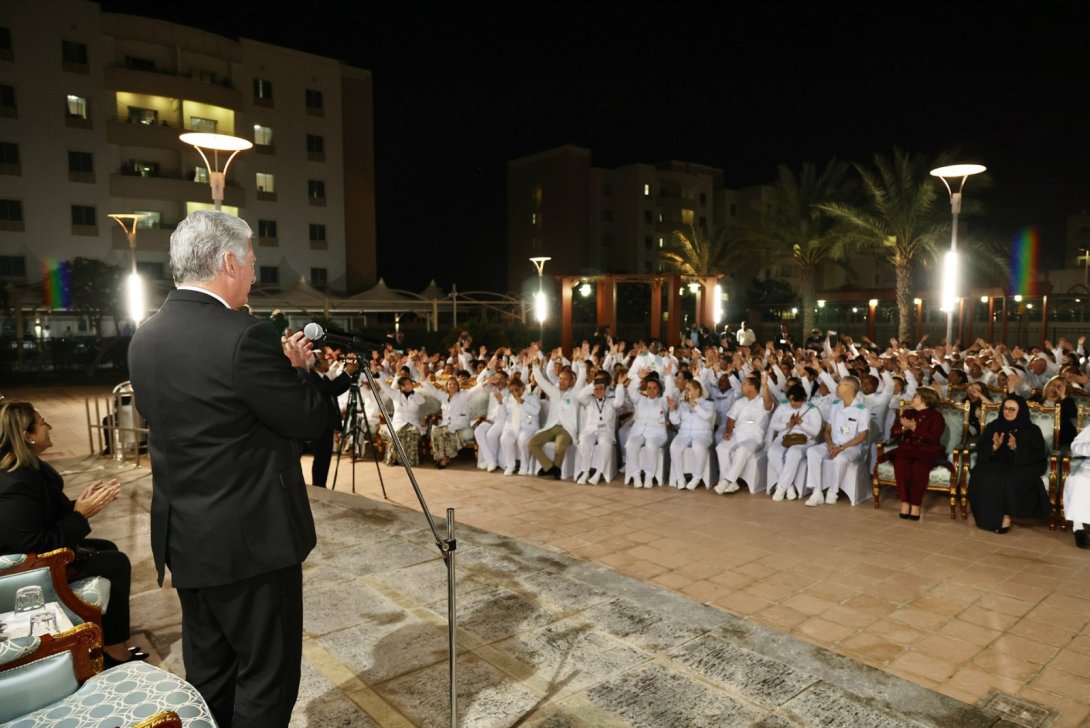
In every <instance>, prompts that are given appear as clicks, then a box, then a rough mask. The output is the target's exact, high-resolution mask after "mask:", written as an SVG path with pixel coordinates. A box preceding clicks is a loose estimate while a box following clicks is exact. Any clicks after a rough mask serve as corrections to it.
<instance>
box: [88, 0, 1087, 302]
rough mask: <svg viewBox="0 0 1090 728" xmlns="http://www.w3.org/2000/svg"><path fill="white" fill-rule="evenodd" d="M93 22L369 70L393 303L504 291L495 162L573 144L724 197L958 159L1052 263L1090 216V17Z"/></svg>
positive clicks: (273, 8)
mask: <svg viewBox="0 0 1090 728" xmlns="http://www.w3.org/2000/svg"><path fill="white" fill-rule="evenodd" d="M100 4H101V6H102V8H103V9H104V10H107V11H111V12H126V13H132V14H136V15H148V16H153V17H158V18H161V19H164V20H169V21H172V22H179V23H184V24H187V25H192V26H196V27H203V28H205V29H206V30H210V31H213V32H217V33H220V34H222V35H226V36H229V37H238V36H240V35H241V36H245V37H250V38H254V39H257V40H262V41H265V42H268V43H273V44H277V45H283V46H288V47H293V48H298V49H300V50H304V51H309V52H313V53H318V54H321V55H325V56H330V57H335V58H341V59H343V60H345V61H347V62H349V63H351V64H352V65H355V66H359V67H362V68H367V69H370V70H371V71H373V72H374V78H375V147H376V157H377V161H376V185H377V205H378V238H379V273H380V275H382V276H384V277H385V279H386V282H387V283H388V284H389V285H391V286H393V287H399V288H410V289H420V288H422V287H423V286H424V285H425V284H426V283H427V282H428V280H429V279H430V278H432V277H435V278H436V279H437V280H438V281H439V283H440V285H442V286H443V287H444V288H447V289H449V286H450V284H451V283H452V282H455V283H457V284H458V287H459V288H460V289H461V290H469V289H480V288H486V289H500V288H501V287H502V286H503V285H504V276H505V273H504V271H505V249H504V245H505V242H504V241H505V237H506V199H505V176H506V163H507V161H508V160H509V159H513V158H515V157H519V156H522V155H525V154H531V153H534V152H537V151H540V150H543V149H547V148H549V147H552V146H556V145H559V144H565V143H573V144H578V145H580V146H585V147H588V148H590V149H591V151H592V153H593V158H592V159H593V163H594V164H595V165H596V166H606V167H610V166H616V165H621V164H629V163H634V162H645V163H655V162H659V161H663V160H666V159H680V160H684V161H689V162H697V163H702V164H710V165H714V166H717V167H720V168H722V169H723V170H724V171H725V175H726V183H727V185H728V186H732V187H742V186H748V185H753V184H761V183H767V182H770V181H771V179H772V178H773V176H774V174H775V167H776V165H777V163H779V162H787V163H788V164H791V165H798V164H799V163H801V162H803V161H806V160H813V161H816V162H819V163H824V162H825V161H826V160H827V159H829V158H830V157H833V156H837V157H840V158H842V159H847V160H850V161H868V160H869V159H870V157H871V156H872V155H873V154H874V153H875V152H885V153H888V152H889V151H890V149H891V148H892V147H893V145H895V144H896V145H899V146H901V147H902V148H905V149H908V150H911V151H919V152H928V153H937V152H939V151H942V150H946V149H956V150H960V152H961V153H960V155H959V161H977V162H980V163H983V164H986V165H987V166H988V167H989V177H990V185H980V184H978V185H977V186H976V187H975V188H974V185H973V184H972V181H971V182H970V185H969V186H968V187H967V190H966V197H967V198H968V197H970V196H973V195H977V196H978V198H979V199H980V201H982V202H983V203H984V205H985V208H986V211H987V214H986V216H985V218H984V219H983V220H981V221H979V222H977V223H974V224H975V225H978V226H979V227H980V228H984V227H986V228H987V229H988V230H989V231H990V233H991V234H992V235H994V236H996V237H998V238H1000V239H1004V240H1005V239H1008V238H1010V237H1012V236H1013V235H1014V234H1015V232H1017V231H1018V230H1020V229H1021V228H1024V227H1026V226H1029V225H1036V226H1037V227H1038V228H1039V230H1040V232H1041V235H1042V241H1043V248H1044V256H1045V260H1044V261H1043V263H1044V264H1056V265H1058V264H1059V263H1060V260H1061V258H1062V250H1063V245H1064V238H1065V235H1066V216H1067V215H1068V214H1071V213H1074V212H1078V211H1079V210H1082V209H1087V208H1090V83H1088V80H1090V53H1088V51H1087V49H1088V48H1090V11H1088V10H1087V9H1086V4H1085V3H1077V2H1047V1H1042V2H1034V3H1030V2H1003V3H952V2H945V3H929V2H911V3H905V2H894V3H868V4H866V5H864V4H858V5H857V4H853V3H828V2H826V3H809V4H807V5H806V6H803V5H802V4H801V3H799V4H796V3H790V4H788V3H772V2H764V3H760V8H751V9H741V8H740V7H739V6H738V5H736V4H733V3H732V4H722V5H721V6H719V7H720V8H721V9H718V10H715V11H714V12H709V11H708V10H706V9H703V8H702V7H701V6H697V5H695V4H694V5H691V6H690V5H685V4H682V3H661V2H660V3H652V4H650V5H646V6H645V5H644V4H637V3H626V4H608V5H607V4H600V3H594V6H595V7H594V8H593V9H588V8H586V7H580V6H577V5H572V6H566V5H564V4H559V3H548V4H540V5H531V4H524V3H518V4H515V3H511V4H508V5H507V6H506V7H504V8H501V9H496V10H493V11H490V12H487V13H486V12H480V11H473V10H466V11H465V12H454V11H453V8H454V6H450V5H445V6H442V7H443V10H442V12H438V11H435V10H433V9H432V7H431V6H430V5H426V4H419V3H413V4H408V3H383V4H381V5H382V6H381V7H380V6H379V5H380V4H372V3H358V2H343V3H337V2H310V3H306V4H300V3H292V4H290V5H288V6H287V8H290V9H285V8H282V7H281V4H279V3H269V2H262V3H253V2H234V3H222V4H220V5H219V6H218V7H217V10H216V12H217V14H218V17H217V18H216V19H215V21H214V24H213V21H210V20H209V18H208V13H207V11H206V8H205V6H204V5H201V4H199V3H191V4H188V7H187V6H185V5H181V4H179V5H174V4H170V5H167V4H159V3H149V2H147V1H146V0H140V1H134V0H116V1H115V0H102V2H101V3H100ZM394 5H396V6H397V7H385V6H394ZM588 5H589V3H588ZM755 5H756V3H755ZM302 7H305V8H306V11H305V14H302V13H301V12H300V8H302ZM457 7H458V8H460V9H467V8H470V7H471V5H466V4H459V5H458V6H457ZM643 7H647V8H648V10H646V11H645V10H642V9H640V8H643ZM451 246H453V247H454V248H455V249H457V250H463V251H468V250H470V249H472V250H475V251H477V253H478V254H477V255H468V254H467V255H460V256H450V255H444V254H443V253H442V251H445V250H448V249H449V248H450V247H451ZM416 251H420V252H422V253H424V254H425V255H418V254H417V253H416ZM422 260H430V261H439V260H442V265H440V264H438V263H436V264H434V265H430V266H429V265H428V264H426V263H424V264H422V263H421V262H420V261H422ZM451 261H459V262H456V263H455V264H454V265H451Z"/></svg>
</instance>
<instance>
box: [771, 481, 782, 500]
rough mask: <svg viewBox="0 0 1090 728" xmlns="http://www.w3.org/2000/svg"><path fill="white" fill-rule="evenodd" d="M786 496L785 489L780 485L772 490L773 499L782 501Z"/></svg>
mask: <svg viewBox="0 0 1090 728" xmlns="http://www.w3.org/2000/svg"><path fill="white" fill-rule="evenodd" d="M783 497H784V490H783V488H781V487H780V486H778V485H777V486H776V490H774V491H772V500H774V501H782V500H783Z"/></svg>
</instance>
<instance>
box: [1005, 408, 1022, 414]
mask: <svg viewBox="0 0 1090 728" xmlns="http://www.w3.org/2000/svg"><path fill="white" fill-rule="evenodd" d="M1003 411H1004V412H1014V413H1015V414H1017V413H1018V408H1017V407H1004V408H1003Z"/></svg>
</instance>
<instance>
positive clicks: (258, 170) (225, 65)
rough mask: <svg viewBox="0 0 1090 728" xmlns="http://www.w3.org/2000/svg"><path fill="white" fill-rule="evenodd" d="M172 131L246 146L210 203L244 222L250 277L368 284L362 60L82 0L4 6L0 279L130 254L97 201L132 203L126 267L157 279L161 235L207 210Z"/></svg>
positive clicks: (28, 278)
mask: <svg viewBox="0 0 1090 728" xmlns="http://www.w3.org/2000/svg"><path fill="white" fill-rule="evenodd" d="M185 131H205V132H217V133H222V134H231V135H235V136H239V137H242V138H245V139H248V140H250V141H252V142H253V143H254V145H255V146H254V148H253V149H251V150H248V151H245V152H242V153H240V154H239V155H238V156H237V157H235V159H234V161H233V162H232V163H231V166H230V168H229V170H228V174H227V185H226V190H225V196H224V203H223V204H224V210H226V211H228V212H232V213H235V214H238V215H239V216H240V217H242V218H243V219H245V220H246V221H247V222H248V223H249V224H250V226H251V227H252V228H253V231H254V249H255V252H256V253H257V257H258V263H257V276H258V284H265V285H269V286H276V285H279V286H285V287H290V286H292V285H294V284H296V283H297V282H298V281H299V280H300V278H302V279H304V280H306V281H307V282H308V283H310V284H311V285H313V286H314V287H316V288H319V289H328V290H334V291H354V290H360V289H363V288H365V287H368V286H370V285H371V284H373V283H374V281H375V279H376V278H377V276H376V236H375V203H374V140H373V115H372V79H371V74H370V72H369V71H366V70H363V69H358V68H353V67H351V66H348V65H346V64H344V63H342V62H341V61H338V60H335V59H330V58H324V57H320V56H315V55H311V54H308V53H303V52H299V51H295V50H291V49H288V48H282V47H277V46H272V45H269V44H266V43H261V42H258V41H254V40H250V39H246V38H242V39H239V40H232V39H229V38H225V37H222V36H219V35H215V34H213V33H209V32H206V31H203V30H199V29H196V28H191V27H187V26H183V25H178V24H174V23H167V22H163V21H159V20H151V19H147V18H141V17H136V16H131V15H119V14H111V13H105V12H102V11H101V10H100V8H99V6H98V5H97V4H96V3H93V2H85V1H84V0H8V1H7V2H4V3H3V4H0V281H5V282H10V283H15V284H20V283H24V284H27V285H32V284H34V283H35V282H36V281H41V280H42V279H43V277H47V276H48V275H49V272H50V271H51V270H52V269H54V268H55V267H56V265H57V263H58V262H59V261H64V260H72V259H74V258H76V257H89V258H97V259H101V260H104V261H106V262H108V263H111V264H117V265H120V266H121V267H122V268H125V269H127V268H128V267H129V266H130V264H131V256H130V250H129V245H128V241H127V239H126V237H125V234H124V232H123V231H122V229H121V227H120V226H118V225H117V224H115V222H114V221H113V220H111V219H110V218H109V217H108V215H109V214H110V213H141V214H143V215H144V217H143V218H142V219H141V220H140V223H139V227H138V230H137V235H136V252H135V260H136V265H137V267H138V268H139V269H140V270H141V272H142V273H144V275H145V277H147V278H151V279H153V280H159V281H163V282H168V281H169V279H170V271H169V266H168V264H167V250H168V244H169V238H170V233H171V232H172V230H173V228H174V227H175V226H176V225H177V223H178V222H179V221H180V220H182V219H183V218H184V217H185V216H186V215H187V214H188V213H189V212H191V211H192V210H194V209H200V208H205V207H211V195H210V189H209V185H208V171H209V170H208V169H206V168H205V163H204V162H203V161H202V159H201V157H200V156H199V155H198V154H197V153H196V151H195V150H194V149H193V148H192V147H190V146H188V145H186V144H183V143H182V142H181V141H180V140H179V139H178V136H179V134H181V133H183V132H185ZM210 154H211V153H210ZM210 161H211V157H210ZM223 161H224V158H223V157H222V156H221V157H220V159H219V164H220V165H221V168H222V163H223ZM213 164H215V162H214V161H213ZM167 286H168V284H166V283H164V287H167Z"/></svg>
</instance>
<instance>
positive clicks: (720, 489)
mask: <svg viewBox="0 0 1090 728" xmlns="http://www.w3.org/2000/svg"><path fill="white" fill-rule="evenodd" d="M712 490H714V491H715V492H716V493H718V494H719V495H723V494H724V493H726V492H727V481H725V480H720V481H719V482H718V483H717V484H716V486H715V487H714V488H712Z"/></svg>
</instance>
